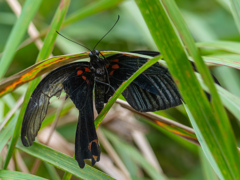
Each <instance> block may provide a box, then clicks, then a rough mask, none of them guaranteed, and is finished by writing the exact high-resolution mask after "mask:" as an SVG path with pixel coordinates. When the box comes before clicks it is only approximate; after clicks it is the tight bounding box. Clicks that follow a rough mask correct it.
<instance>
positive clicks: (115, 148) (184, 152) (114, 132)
mask: <svg viewBox="0 0 240 180" xmlns="http://www.w3.org/2000/svg"><path fill="white" fill-rule="evenodd" d="M19 3H20V5H21V6H22V7H23V11H22V14H21V16H20V18H19V19H18V20H17V18H16V14H15V13H14V12H13V10H12V9H11V8H10V6H9V4H8V3H7V1H4V0H2V1H0V36H1V38H0V52H2V53H1V54H0V76H1V77H2V79H4V78H6V77H9V76H11V75H13V74H15V73H17V72H19V71H21V70H23V69H25V68H27V67H29V66H30V65H32V64H34V63H35V62H36V61H41V60H44V59H47V58H48V57H49V55H50V54H52V55H53V56H57V55H63V54H72V53H79V52H85V51H86V49H84V48H83V47H81V46H78V45H76V44H73V43H72V42H69V41H67V40H66V39H63V38H62V37H57V34H56V33H55V30H59V31H60V32H61V33H62V34H64V35H65V36H67V37H69V38H70V39H73V40H75V41H77V42H80V43H82V44H84V45H85V46H87V47H88V48H90V49H92V48H93V47H94V46H95V44H96V43H97V42H98V40H99V39H100V38H101V37H102V36H103V35H104V34H105V33H106V32H107V31H108V30H109V29H110V27H111V26H112V24H113V23H114V22H115V21H116V19H117V16H118V15H120V17H121V18H120V21H119V23H118V24H117V25H116V27H115V28H114V29H113V30H112V31H111V32H110V33H109V35H108V36H106V38H104V39H103V40H102V41H101V43H100V44H99V45H98V47H97V49H98V50H115V51H133V50H156V51H160V52H162V55H163V58H164V59H165V60H166V63H167V66H168V67H169V69H170V72H171V73H172V75H173V77H174V80H175V81H176V82H177V85H178V87H179V89H180V92H181V94H182V96H183V98H184V100H185V102H186V104H187V105H184V106H183V105H181V106H179V107H176V108H171V109H168V110H164V111H160V112H156V113H157V114H158V115H160V116H163V117H166V118H169V119H172V120H174V121H176V122H179V123H180V124H182V125H186V126H189V127H193V128H194V130H195V132H196V136H197V138H198V140H199V142H200V144H201V147H202V148H201V147H199V146H197V145H195V144H192V143H191V142H189V141H186V140H184V139H182V138H181V137H179V136H178V135H177V134H179V132H180V130H177V129H174V130H175V131H176V132H177V133H173V131H168V130H166V129H164V128H163V126H161V125H160V126H158V125H156V124H154V123H152V122H150V121H149V120H147V119H145V118H143V117H141V116H135V115H132V114H127V115H126V116H124V117H121V114H123V112H122V111H124V110H123V109H122V110H121V112H119V109H118V107H117V106H114V107H113V108H112V112H111V111H110V112H109V114H110V115H113V117H114V118H111V117H106V119H108V122H104V121H103V123H102V126H100V128H99V129H100V131H99V135H100V134H101V135H100V136H101V138H100V143H101V145H102V150H103V153H102V159H101V163H103V165H102V166H101V165H99V166H96V167H94V168H92V167H91V166H86V168H84V169H80V168H79V167H78V166H77V163H76V162H75V160H74V159H73V158H70V157H69V156H66V155H63V154H61V153H59V151H58V150H53V149H55V148H54V145H53V146H51V144H52V142H51V141H50V142H49V143H48V145H50V146H51V147H53V149H51V148H48V147H46V146H44V145H42V144H40V143H35V144H34V145H33V147H30V148H25V147H23V146H22V144H21V142H20V141H19V140H18V137H19V132H20V126H21V121H22V118H23V114H24V112H25V108H26V105H27V102H28V99H29V97H30V95H31V92H32V91H33V89H34V87H35V86H36V84H37V82H38V81H39V79H37V80H34V81H33V82H31V83H29V85H26V84H25V85H23V86H21V87H20V88H18V89H17V90H15V91H14V92H12V93H10V94H8V95H5V96H4V97H2V98H1V99H0V127H1V128H0V152H1V156H0V160H1V161H0V167H1V170H0V178H2V179H10V178H12V179H17V178H19V179H28V178H29V179H32V178H35V179H37V178H39V179H42V178H47V179H70V178H71V179H78V178H81V179H112V178H116V179H121V178H123V179H136V180H138V179H194V180H195V179H218V178H220V179H239V177H240V175H239V172H238V167H239V165H240V158H239V154H238V151H237V148H236V147H237V144H238V142H239V138H240V135H239V132H240V131H239V120H240V104H239V103H240V101H239V96H240V85H239V71H238V70H237V69H239V68H240V66H239V63H240V56H239V54H240V44H239V42H238V41H239V39H240V36H239V32H240V15H239V12H240V8H239V6H240V4H239V2H238V1H237V0H236V1H235V0H216V1H214V0H201V1H200V0H181V1H180V0H176V1H174V0H160V1H159V0H136V1H132V0H128V1H124V0H82V1H78V0H71V1H69V0H62V1H61V3H60V1H59V0H52V1H45V0H36V1H34V2H33V1H31V0H25V1H23V0H21V1H19ZM65 13H66V15H65ZM64 16H65V19H64ZM30 21H31V22H32V23H33V24H34V25H35V26H36V28H37V30H38V32H39V37H40V39H41V40H43V47H42V48H41V49H39V48H37V46H36V45H35V43H34V42H33V40H32V39H31V38H30V37H29V34H28V33H27V27H28V23H29V22H30ZM185 23H186V24H185ZM55 39H56V41H55ZM193 40H194V41H195V42H194V41H193ZM197 48H198V49H197ZM187 58H189V59H191V60H194V61H195V62H196V66H197V68H198V70H199V72H200V74H201V77H200V76H199V75H197V77H198V79H199V80H200V82H201V86H202V87H203V88H204V89H205V90H207V91H209V92H211V94H212V101H211V102H210V103H209V102H208V101H207V100H206V98H205V95H204V93H203V91H202V90H201V88H200V85H199V83H198V81H197V80H196V78H195V76H194V74H193V71H192V70H191V67H190V66H189V65H188V62H187ZM202 59H203V60H204V61H205V62H208V63H213V64H214V65H219V64H220V66H218V67H213V68H212V65H213V64H208V65H210V66H211V68H210V69H211V72H212V73H213V74H214V75H215V76H216V78H217V79H218V80H219V82H220V84H221V85H222V87H223V88H225V89H226V90H227V91H226V90H224V89H223V88H220V87H217V90H216V89H215V87H214V86H213V81H212V80H211V77H210V76H209V74H208V70H207V68H206V67H205V65H204V64H203V63H202ZM154 60H158V59H154ZM150 63H151V62H150ZM228 66H230V67H231V68H230V67H228ZM189 74H190V76H188V75H189ZM129 82H130V81H129ZM203 82H204V83H205V84H206V85H204V83H203ZM208 89H209V90H208ZM25 92H27V93H26V97H25V100H24V102H23V104H22V106H21V107H18V108H16V109H15V107H16V104H17V102H18V101H19V99H20V97H21V96H22V95H24V94H25ZM116 97H117V96H116ZM219 97H220V98H221V101H220V99H219ZM61 102H62V101H61V99H60V100H56V99H54V98H53V100H52V104H51V106H50V110H49V113H48V116H47V117H46V120H45V121H44V123H43V125H42V127H43V128H42V130H43V129H44V128H45V127H47V126H51V124H52V122H53V121H54V119H55V116H56V117H57V116H58V114H57V115H55V114H56V111H58V109H59V106H60V107H61ZM221 102H222V103H221ZM222 104H223V105H224V107H225V108H226V112H225V110H224V109H223V106H222ZM185 108H186V109H187V111H186V110H185ZM12 110H14V111H13V112H12ZM105 112H107V108H105V109H104V111H103V114H105ZM124 112H125V111H124ZM114 114H115V116H114ZM77 116H78V114H77V112H76V110H74V107H73V105H72V103H71V102H70V101H69V100H68V101H66V102H65V105H64V107H63V108H62V110H61V113H60V117H61V118H60V120H59V122H58V124H57V126H56V131H55V132H58V133H59V134H60V135H61V138H62V139H64V140H65V141H66V142H69V143H74V139H75V129H76V123H77V122H76V121H77ZM103 116H104V115H103ZM103 116H102V115H101V117H103ZM8 117H10V118H8ZM101 117H100V118H101ZM100 118H99V119H100ZM133 118H136V119H137V121H136V120H135V121H133V122H134V123H133V125H131V124H132V122H129V121H128V119H133ZM6 119H9V120H8V121H5V120H6ZM69 119H70V121H68V120H69ZM99 119H98V120H97V122H101V120H99ZM3 123H4V124H3ZM5 123H6V124H5ZM169 126H171V125H169ZM51 127H53V126H51ZM114 127H115V128H114ZM116 127H117V128H116ZM135 131H137V132H138V133H141V138H140V139H141V140H140V141H138V140H136V137H135V136H134V133H135ZM54 140H55V143H56V144H58V140H56V139H54ZM144 140H145V141H144ZM106 142H107V143H106ZM139 142H141V143H140V145H139V144H138V143H139ZM67 145H69V144H67ZM71 145H72V144H71ZM148 145H150V146H151V148H152V150H153V151H151V148H149V147H148ZM65 146H66V144H65ZM69 146H70V145H69ZM62 148H63V147H62ZM60 149H61V148H60ZM148 150H149V151H148ZM150 151H151V152H150ZM112 152H114V153H112ZM144 152H145V153H146V152H150V154H151V155H144ZM72 154H73V151H71V152H70V153H69V154H68V155H72ZM103 156H104V157H105V158H107V159H108V158H110V159H111V160H112V161H113V164H112V165H110V166H109V165H107V162H109V161H107V160H106V159H105V158H104V157H103ZM11 157H12V160H13V161H10V158H11ZM150 157H153V158H154V160H153V161H154V162H156V163H157V165H153V164H154V163H152V161H149V159H150ZM36 159H41V160H42V161H43V162H40V163H39V162H38V163H36ZM9 161H10V164H9ZM104 163H105V164H104ZM34 164H35V165H34ZM36 164H38V166H37V168H36V167H35V166H36ZM50 164H51V165H50ZM97 164H98V163H97ZM99 164H100V163H99ZM103 166H106V167H105V168H104V167H103ZM7 167H8V168H7ZM160 167H161V168H160ZM5 169H8V170H5ZM33 169H34V174H35V175H36V176H34V175H30V171H33ZM21 172H24V173H27V174H23V173H21ZM102 172H104V173H102ZM106 174H109V175H106ZM120 174H121V175H122V176H119V175H120ZM72 175H73V176H72Z"/></svg>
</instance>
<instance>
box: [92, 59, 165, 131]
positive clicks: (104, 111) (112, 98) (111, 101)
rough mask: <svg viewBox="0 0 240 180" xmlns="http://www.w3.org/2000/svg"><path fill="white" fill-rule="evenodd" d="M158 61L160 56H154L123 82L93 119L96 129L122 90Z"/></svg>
mask: <svg viewBox="0 0 240 180" xmlns="http://www.w3.org/2000/svg"><path fill="white" fill-rule="evenodd" d="M160 59H162V56H156V57H154V58H152V59H150V60H149V61H148V62H146V63H145V64H144V65H143V66H142V67H141V68H139V69H138V70H137V71H136V72H135V73H134V74H133V75H132V76H131V77H130V78H129V79H128V80H127V81H125V82H123V83H122V85H121V86H120V87H119V88H118V89H117V90H116V91H115V93H114V94H113V96H112V97H111V99H110V100H109V101H108V103H107V104H106V106H105V107H104V108H103V110H102V111H101V113H100V114H99V115H98V117H97V118H96V119H95V121H94V124H95V127H96V128H97V127H98V126H99V125H100V123H101V122H102V120H103V118H104V117H105V116H106V114H107V112H108V111H109V109H110V108H111V107H112V105H113V104H114V102H115V101H116V100H117V98H118V97H119V96H120V95H121V94H122V92H123V91H124V89H126V87H127V86H128V85H129V84H130V83H131V82H132V81H133V80H134V79H135V78H137V76H139V75H140V74H141V73H142V72H144V71H145V70H146V69H147V68H149V67H150V66H152V65H153V64H155V63H157V62H158V61H159V60H160Z"/></svg>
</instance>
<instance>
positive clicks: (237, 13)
mask: <svg viewBox="0 0 240 180" xmlns="http://www.w3.org/2000/svg"><path fill="white" fill-rule="evenodd" d="M230 5H231V11H232V14H233V17H234V20H235V23H236V25H237V28H238V31H239V32H240V1H239V0H230Z"/></svg>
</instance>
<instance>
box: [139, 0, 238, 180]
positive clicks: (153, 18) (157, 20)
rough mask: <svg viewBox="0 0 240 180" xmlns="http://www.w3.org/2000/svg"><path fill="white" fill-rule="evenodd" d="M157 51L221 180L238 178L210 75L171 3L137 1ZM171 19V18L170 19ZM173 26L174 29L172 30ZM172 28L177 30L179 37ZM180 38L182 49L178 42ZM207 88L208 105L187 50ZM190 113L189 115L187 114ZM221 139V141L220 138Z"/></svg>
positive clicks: (228, 132)
mask: <svg viewBox="0 0 240 180" xmlns="http://www.w3.org/2000/svg"><path fill="white" fill-rule="evenodd" d="M136 2H137V4H138V6H139V9H140V11H141V13H142V15H143V17H144V19H145V22H146V24H147V25H148V28H149V30H150V33H151V34H152V38H153V39H154V41H155V43H156V45H157V47H158V49H159V50H160V52H161V53H162V55H163V57H164V59H165V61H166V62H167V65H168V68H169V71H170V73H171V74H172V76H173V79H174V81H175V82H176V84H177V86H178V88H179V91H180V93H181V95H182V97H183V99H184V101H185V102H186V104H187V105H188V108H189V112H190V113H191V116H192V118H191V123H192V125H193V127H194V129H195V131H196V133H197V137H198V139H199V138H200V139H199V141H200V144H201V146H202V148H203V150H204V152H205V155H207V158H208V159H209V160H211V165H212V166H213V167H214V169H215V171H216V172H217V173H218V176H219V177H220V178H225V179H238V178H239V177H240V172H239V170H238V168H237V167H240V157H239V152H238V151H237V146H236V142H235V139H234V135H233V132H232V129H231V126H230V123H229V120H228V118H227V115H226V112H225V110H224V108H223V106H222V103H221V101H220V98H219V96H218V94H217V91H216V88H215V86H214V84H213V80H212V78H211V75H210V73H209V71H208V69H207V67H206V65H205V64H204V63H203V61H202V58H201V56H200V54H199V52H198V50H197V48H196V46H195V44H194V41H193V38H192V36H191V34H190V33H189V30H188V29H187V28H186V25H185V22H184V20H183V19H182V17H181V14H180V13H179V10H178V8H177V7H176V4H175V2H174V1H173V0H161V2H159V1H158V0H136ZM170 18H171V19H170ZM173 24H174V25H175V27H173ZM175 29H177V30H178V34H179V35H180V36H178V34H177V33H176V31H175ZM179 37H181V38H182V41H183V43H184V46H183V44H182V42H181V41H180V39H179ZM185 47H186V48H187V49H186V50H187V51H188V53H189V54H190V55H191V56H192V57H193V59H194V61H195V63H196V66H197V69H198V71H199V72H200V73H201V76H202V77H203V80H204V82H205V83H206V84H207V86H208V87H209V90H210V92H211V96H212V98H211V99H212V102H211V104H209V102H208V100H207V98H206V96H205V94H204V92H203V90H202V89H201V87H200V84H199V82H198V81H197V79H196V76H195V75H194V73H193V69H192V67H191V64H190V62H189V61H188V58H187V55H186V50H185ZM190 113H189V114H190ZM219 137H220V138H219Z"/></svg>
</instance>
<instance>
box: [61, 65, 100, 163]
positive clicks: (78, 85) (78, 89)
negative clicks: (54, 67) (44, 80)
mask: <svg viewBox="0 0 240 180" xmlns="http://www.w3.org/2000/svg"><path fill="white" fill-rule="evenodd" d="M93 85H94V77H93V75H92V73H91V72H90V70H89V69H88V68H87V67H85V68H79V69H77V71H76V72H75V74H72V75H71V76H69V77H68V79H67V80H66V81H65V82H64V83H63V86H64V90H65V91H66V92H67V94H68V95H69V97H70V98H71V100H72V101H73V103H74V104H75V106H76V107H77V108H78V110H79V118H78V125H77V132H76V138H75V159H76V160H77V162H78V164H79V166H80V167H81V168H83V167H84V166H85V162H84V159H91V160H92V165H94V164H95V163H96V162H97V161H99V160H100V152H101V150H100V146H99V143H98V138H97V133H96V130H95V125H94V114H93Z"/></svg>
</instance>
